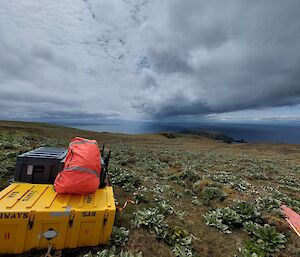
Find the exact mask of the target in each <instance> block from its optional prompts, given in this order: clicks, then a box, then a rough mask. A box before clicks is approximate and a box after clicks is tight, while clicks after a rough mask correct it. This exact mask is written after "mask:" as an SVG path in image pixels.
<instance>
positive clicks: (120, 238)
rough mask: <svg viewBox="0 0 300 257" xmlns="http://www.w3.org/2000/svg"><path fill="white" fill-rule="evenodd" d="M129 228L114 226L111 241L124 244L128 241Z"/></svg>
mask: <svg viewBox="0 0 300 257" xmlns="http://www.w3.org/2000/svg"><path fill="white" fill-rule="evenodd" d="M128 235H129V230H126V228H124V227H120V228H119V227H116V226H114V227H113V230H112V234H111V241H112V243H113V244H114V245H117V246H124V245H125V244H126V242H127V241H128Z"/></svg>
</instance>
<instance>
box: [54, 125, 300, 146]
mask: <svg viewBox="0 0 300 257" xmlns="http://www.w3.org/2000/svg"><path fill="white" fill-rule="evenodd" d="M56 124H59V125H64V126H68V127H74V128H79V129H84V130H90V131H95V132H112V133H125V134H151V133H159V132H162V131H168V132H176V133H178V132H180V131H183V130H193V131H195V130H196V131H200V130H208V131H215V132H218V133H221V134H225V135H227V136H228V137H230V138H233V139H234V140H242V139H243V140H244V141H246V142H252V143H288V144H300V123H299V122H276V121H275V122H270V121H269V122H249V123H247V122H243V123H237V122H232V123H230V122H142V121H141V122H139V121H124V120H109V121H101V122H99V123H98V124H95V123H80V124H78V123H76V122H74V123H67V124H66V123H56Z"/></svg>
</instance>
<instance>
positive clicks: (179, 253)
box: [172, 244, 193, 257]
mask: <svg viewBox="0 0 300 257" xmlns="http://www.w3.org/2000/svg"><path fill="white" fill-rule="evenodd" d="M172 253H174V255H175V256H176V257H193V252H192V251H191V250H190V249H189V248H188V247H186V246H184V245H180V244H176V245H175V246H174V248H173V250H172Z"/></svg>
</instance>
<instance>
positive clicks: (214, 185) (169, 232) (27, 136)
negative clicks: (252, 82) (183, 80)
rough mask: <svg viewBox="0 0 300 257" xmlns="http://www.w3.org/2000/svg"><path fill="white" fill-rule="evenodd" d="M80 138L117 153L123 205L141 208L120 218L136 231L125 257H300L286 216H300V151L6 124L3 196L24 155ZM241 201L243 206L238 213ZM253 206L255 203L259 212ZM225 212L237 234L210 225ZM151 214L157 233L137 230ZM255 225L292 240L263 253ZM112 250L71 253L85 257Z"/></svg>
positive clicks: (0, 177)
mask: <svg viewBox="0 0 300 257" xmlns="http://www.w3.org/2000/svg"><path fill="white" fill-rule="evenodd" d="M75 136H82V137H86V138H95V139H96V140H98V142H99V143H105V144H106V145H107V146H108V147H109V148H110V149H111V150H112V160H111V166H110V171H111V173H112V174H111V177H112V182H113V185H114V192H115V197H116V199H117V201H118V202H119V204H120V205H122V204H123V203H124V201H125V200H127V199H132V200H134V201H135V202H136V204H134V205H131V204H129V205H128V207H127V208H126V210H125V211H123V212H122V213H118V214H117V216H116V221H115V225H116V226H117V227H124V228H125V229H126V231H127V230H129V235H128V240H127V239H126V243H125V245H124V246H117V248H116V251H117V252H120V251H121V249H122V250H123V251H124V252H126V251H131V252H133V253H138V252H142V253H143V256H153V253H155V255H156V256H185V255H184V254H192V256H203V257H205V256H207V257H208V256H213V257H219V256H220V257H221V256H222V257H223V256H224V257H227V256H228V257H233V256H246V254H248V253H247V252H249V251H250V254H251V251H252V253H254V252H255V251H257V254H258V256H269V255H270V254H271V255H273V256H282V257H296V256H299V255H300V252H299V249H300V242H299V238H297V236H296V235H295V233H293V232H292V231H291V230H290V229H289V227H288V225H287V224H286V222H285V220H284V219H283V218H282V216H281V215H280V212H279V210H278V204H280V202H282V201H284V202H285V203H287V204H288V205H289V206H290V207H292V208H293V209H294V210H296V211H299V210H300V193H299V192H300V146H299V145H288V144H226V143H221V142H218V141H215V140H210V139H207V138H202V137H200V136H193V135H176V138H167V137H165V136H164V135H125V134H111V133H96V132H88V131H82V130H77V129H72V128H65V127H61V126H52V125H48V124H42V123H24V122H6V121H3V122H0V188H1V189H3V188H4V187H5V186H7V185H8V181H9V179H11V178H12V177H13V170H14V166H15V159H16V155H17V154H19V153H22V152H24V151H28V150H30V149H34V148H36V147H39V146H57V147H66V146H67V145H68V142H69V140H70V139H71V138H73V137H75ZM237 201H240V202H238V203H240V204H239V205H238V206H237ZM244 202H246V204H244ZM162 203H166V204H167V205H168V206H169V207H170V208H171V209H172V212H168V213H163V219H162V220H161V219H159V217H160V216H159V217H156V216H155V215H159V214H161V211H155V212H154V210H156V209H157V208H158V206H160V205H161V204H162ZM247 203H253V206H255V210H254V209H252V207H251V205H248V204H247ZM225 208H230V209H232V210H234V212H233V213H230V214H229V213H228V214H222V215H223V216H222V217H221V218H222V219H223V222H224V224H225V225H227V226H229V229H230V232H231V233H230V234H226V233H225V234H224V233H220V230H219V229H218V228H216V227H215V226H210V225H207V224H206V220H205V218H204V217H203V216H204V215H206V214H207V213H213V212H214V211H216V210H223V209H225ZM253 208H254V207H253ZM145 210H150V211H153V212H154V213H153V215H154V216H153V217H152V216H151V217H149V219H150V220H152V221H154V222H157V224H156V226H155V224H153V222H149V223H148V225H147V224H142V225H140V226H136V225H135V224H134V221H136V222H137V221H139V220H140V219H141V218H142V216H138V215H146V214H142V213H143V212H145ZM254 211H255V213H254ZM256 211H257V212H259V215H258V214H257V213H256ZM149 215H150V214H149ZM151 215H152V214H151ZM224 215H225V216H224ZM226 215H227V216H226ZM229 215H238V216H236V217H231V218H232V219H233V220H235V221H234V222H232V223H229V221H228V219H231V218H230V216H229ZM160 218H161V217H160ZM221 218H220V219H221ZM226 219H227V220H226ZM248 221H253V222H258V223H259V226H264V225H265V224H269V225H271V226H272V228H274V229H275V231H276V232H274V231H273V230H272V232H273V234H274V235H277V234H276V233H280V234H282V235H284V237H285V238H286V241H285V243H284V246H285V247H284V248H280V249H277V250H279V252H275V253H273V252H271V253H270V252H268V251H269V250H266V249H265V248H264V247H261V245H257V241H256V240H257V238H256V237H255V236H253V235H252V234H248V233H247V232H246V231H245V229H244V227H243V223H244V222H248ZM145 223H147V222H145ZM159 224H160V225H159ZM121 236H122V235H120V237H121ZM187 239H188V240H187ZM190 239H191V242H190V241H189V240H190ZM120 240H121V239H120ZM266 240H267V239H266ZM267 243H269V242H266V244H267ZM122 245H123V244H122ZM104 248H105V246H99V247H96V248H95V247H93V248H84V249H77V250H68V251H64V253H65V255H67V256H71V255H72V256H82V255H84V254H87V253H88V252H89V251H91V252H92V253H96V252H98V251H100V250H103V249H104ZM239 248H240V249H241V251H242V253H240V252H239ZM39 254H40V253H39ZM39 254H38V253H31V255H36V256H38V255H39ZM24 256H25V255H24ZM187 256H188V255H187ZM247 256H248V255H247ZM249 256H251V255H249Z"/></svg>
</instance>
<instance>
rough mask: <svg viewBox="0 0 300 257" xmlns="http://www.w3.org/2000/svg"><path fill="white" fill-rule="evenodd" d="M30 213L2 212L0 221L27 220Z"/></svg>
mask: <svg viewBox="0 0 300 257" xmlns="http://www.w3.org/2000/svg"><path fill="white" fill-rule="evenodd" d="M28 217H29V213H28V212H2V213H1V212H0V219H27V218H28Z"/></svg>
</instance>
